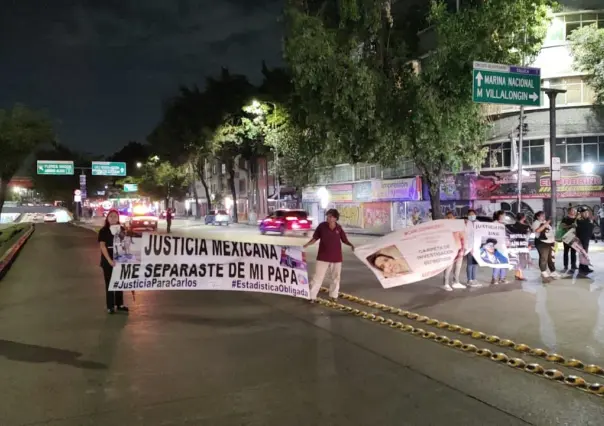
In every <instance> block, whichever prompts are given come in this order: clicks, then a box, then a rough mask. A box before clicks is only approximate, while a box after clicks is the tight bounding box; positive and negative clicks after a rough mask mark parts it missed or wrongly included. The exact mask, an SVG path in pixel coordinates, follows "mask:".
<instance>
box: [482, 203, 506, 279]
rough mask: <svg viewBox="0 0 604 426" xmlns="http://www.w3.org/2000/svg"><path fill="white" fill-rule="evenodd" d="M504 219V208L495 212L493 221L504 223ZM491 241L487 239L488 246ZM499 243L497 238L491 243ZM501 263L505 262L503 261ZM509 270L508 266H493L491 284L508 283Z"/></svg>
mask: <svg viewBox="0 0 604 426" xmlns="http://www.w3.org/2000/svg"><path fill="white" fill-rule="evenodd" d="M504 219H505V213H504V212H503V210H498V211H496V212H495V214H493V222H497V223H501V224H503V223H504ZM488 243H489V241H487V247H488V246H489V244H488ZM496 244H497V241H496V240H495V242H494V243H491V245H493V247H494V246H495V245H496ZM486 252H488V250H486ZM495 254H498V252H497V251H496V250H495ZM507 261H508V260H507V259H506V262H505V263H507ZM501 263H504V262H503V261H502V262H501ZM507 273H508V270H507V268H493V279H492V280H491V284H492V285H497V284H508V283H509V281H508V280H507V278H506V276H507Z"/></svg>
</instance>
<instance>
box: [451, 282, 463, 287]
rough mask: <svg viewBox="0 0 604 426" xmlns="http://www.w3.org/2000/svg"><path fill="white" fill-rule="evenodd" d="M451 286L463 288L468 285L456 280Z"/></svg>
mask: <svg viewBox="0 0 604 426" xmlns="http://www.w3.org/2000/svg"><path fill="white" fill-rule="evenodd" d="M451 287H453V288H455V289H462V288H466V286H465V285H463V284H462V283H460V282H454V283H453V285H452V286H451Z"/></svg>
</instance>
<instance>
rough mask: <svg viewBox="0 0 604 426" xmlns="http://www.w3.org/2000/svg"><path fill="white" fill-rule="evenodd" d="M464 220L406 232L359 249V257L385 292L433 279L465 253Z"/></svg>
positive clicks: (424, 225)
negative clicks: (392, 288)
mask: <svg viewBox="0 0 604 426" xmlns="http://www.w3.org/2000/svg"><path fill="white" fill-rule="evenodd" d="M465 240H466V228H465V224H464V221H463V220H453V219H451V220H446V219H445V220H434V221H430V222H425V223H420V224H418V225H417V226H414V227H410V228H404V229H401V230H398V231H395V232H392V233H390V234H388V235H385V236H384V237H381V238H378V239H377V240H374V241H372V242H371V243H369V244H365V245H362V246H360V247H357V248H356V249H355V251H354V253H355V255H356V256H357V257H358V258H359V259H360V260H361V261H362V262H363V263H364V264H365V265H366V266H367V267H368V268H369V269H370V270H371V271H372V272H373V273H374V274H375V276H376V277H377V279H378V280H379V281H380V284H381V285H382V287H384V288H391V287H397V286H401V285H405V284H411V283H415V282H418V281H422V280H425V279H427V278H431V277H433V276H435V275H438V274H440V273H441V272H443V271H444V270H445V269H446V268H447V267H448V266H449V265H451V264H452V263H453V262H454V261H455V259H457V258H458V257H459V256H463V255H464V253H465V245H466V243H465Z"/></svg>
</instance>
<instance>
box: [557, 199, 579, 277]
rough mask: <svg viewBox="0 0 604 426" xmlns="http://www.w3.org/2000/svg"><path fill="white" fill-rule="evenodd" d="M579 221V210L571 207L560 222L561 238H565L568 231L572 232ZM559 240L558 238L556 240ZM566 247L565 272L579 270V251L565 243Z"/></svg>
mask: <svg viewBox="0 0 604 426" xmlns="http://www.w3.org/2000/svg"><path fill="white" fill-rule="evenodd" d="M576 221H577V210H576V209H575V208H574V207H570V208H569V209H568V213H567V214H566V216H565V217H564V218H563V219H562V221H561V222H560V228H559V229H560V232H559V233H560V236H564V234H566V233H567V232H568V231H570V230H571V229H572V228H573V227H574V226H575V222H576ZM556 239H557V238H556ZM563 245H564V257H563V260H564V270H565V271H574V270H576V269H577V251H576V250H575V249H574V248H572V246H571V245H570V244H567V243H565V242H564V243H563ZM569 260H570V263H569Z"/></svg>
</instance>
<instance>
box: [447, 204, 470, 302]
mask: <svg viewBox="0 0 604 426" xmlns="http://www.w3.org/2000/svg"><path fill="white" fill-rule="evenodd" d="M446 218H447V219H453V220H455V215H453V213H452V212H448V213H447V216H446ZM464 254H465V247H464V246H463V245H462V247H461V248H460V250H459V253H458V255H457V257H456V258H455V260H454V261H453V263H452V264H450V265H449V266H448V267H447V269H445V276H444V285H443V288H444V289H445V291H453V289H463V288H466V286H465V285H463V284H462V283H460V282H459V276H460V275H461V266H462V264H463V256H464ZM453 268H455V275H454V281H453V284H451V272H453Z"/></svg>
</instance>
